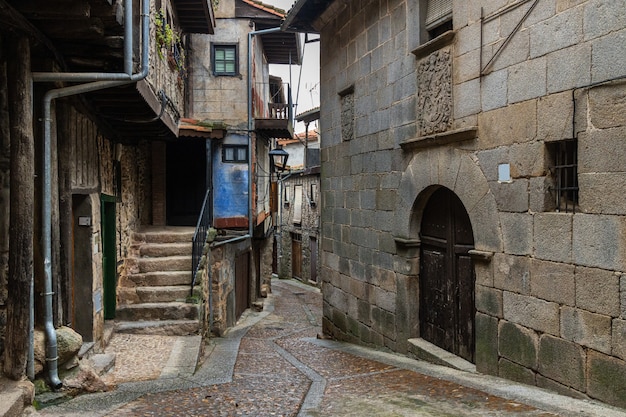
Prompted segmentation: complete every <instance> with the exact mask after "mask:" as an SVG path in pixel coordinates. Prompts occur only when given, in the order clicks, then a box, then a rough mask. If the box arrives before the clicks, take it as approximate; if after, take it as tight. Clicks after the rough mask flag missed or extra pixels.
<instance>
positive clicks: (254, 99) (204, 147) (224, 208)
mask: <svg viewBox="0 0 626 417" xmlns="http://www.w3.org/2000/svg"><path fill="white" fill-rule="evenodd" d="M284 16H285V12H284V11H283V10H280V9H277V8H274V7H272V6H270V5H268V4H266V3H261V2H257V1H252V0H220V2H219V3H218V4H217V6H216V9H215V17H216V24H217V26H218V27H219V30H218V31H216V33H214V34H194V35H193V36H192V37H191V39H190V48H191V50H192V51H193V55H192V59H191V61H190V69H191V73H190V81H191V83H190V87H191V88H190V91H189V102H190V109H189V114H190V115H192V119H186V120H185V121H184V123H183V124H181V132H180V135H181V137H183V138H185V139H189V140H195V141H199V145H200V151H199V152H198V151H197V150H196V151H193V150H192V151H190V156H191V155H193V154H194V153H195V154H198V153H199V154H200V156H201V157H202V158H205V155H206V163H205V164H199V165H201V167H200V168H199V171H200V172H202V173H206V175H200V176H198V177H197V180H196V181H197V182H199V183H200V185H199V186H198V189H201V190H202V195H204V193H205V192H206V190H207V188H208V189H209V190H210V191H209V194H208V200H207V207H206V209H207V210H208V213H209V214H208V223H209V224H210V226H212V227H213V228H215V229H216V230H217V236H216V238H215V240H214V241H212V242H211V245H210V247H211V249H210V250H209V251H208V255H207V258H206V261H205V264H206V265H210V268H202V269H201V270H200V277H201V278H200V281H201V282H202V283H203V291H204V293H205V297H204V298H205V300H207V301H208V300H209V299H211V304H212V311H207V312H206V313H207V322H209V327H210V329H208V330H210V331H213V332H215V333H217V334H221V333H222V332H224V331H225V330H226V329H227V328H228V327H231V326H232V325H234V324H235V322H236V320H237V319H238V318H239V316H240V315H241V313H243V311H244V310H245V309H246V308H248V307H250V306H251V304H252V303H253V302H254V301H256V300H257V298H259V297H260V296H262V294H264V293H265V291H267V287H268V286H269V279H270V277H271V273H272V272H271V259H272V252H273V251H272V247H273V246H272V242H273V237H272V233H273V227H272V226H273V224H272V216H271V211H270V176H271V174H272V173H271V167H270V161H269V151H270V149H272V148H273V147H274V146H275V143H276V140H277V139H279V138H291V137H292V136H293V114H292V105H291V90H290V86H289V84H288V83H284V82H283V81H282V80H281V79H280V78H279V77H275V76H272V75H271V74H270V69H269V64H277V65H289V64H298V63H300V62H301V50H300V43H299V42H300V39H299V35H298V34H295V33H285V32H282V31H281V30H280V24H281V22H282V21H283V19H284ZM205 181H206V182H205ZM195 219H197V216H196V217H195ZM194 224H195V223H194ZM204 284H208V285H204Z"/></svg>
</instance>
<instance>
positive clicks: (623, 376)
mask: <svg viewBox="0 0 626 417" xmlns="http://www.w3.org/2000/svg"><path fill="white" fill-rule="evenodd" d="M588 366H589V382H588V386H587V394H589V396H590V397H592V398H596V399H598V400H600V401H604V402H606V403H609V404H612V405H615V406H617V407H622V408H624V407H626V362H624V361H622V360H619V359H616V358H613V357H611V356H607V355H603V354H601V353H597V352H593V351H590V352H589V365H588Z"/></svg>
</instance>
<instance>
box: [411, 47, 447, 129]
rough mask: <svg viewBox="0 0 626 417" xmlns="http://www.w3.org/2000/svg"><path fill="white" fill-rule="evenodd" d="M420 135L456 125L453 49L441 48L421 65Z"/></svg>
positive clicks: (418, 73)
mask: <svg viewBox="0 0 626 417" xmlns="http://www.w3.org/2000/svg"><path fill="white" fill-rule="evenodd" d="M417 123H418V134H419V136H427V135H432V134H434V133H440V132H444V131H446V130H448V129H449V128H450V126H451V125H452V60H451V57H450V50H449V49H445V50H438V51H435V52H433V53H432V54H430V55H429V56H427V57H426V58H424V59H423V60H422V61H421V62H420V63H419V65H418V68H417Z"/></svg>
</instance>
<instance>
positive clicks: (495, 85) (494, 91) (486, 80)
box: [480, 69, 509, 112]
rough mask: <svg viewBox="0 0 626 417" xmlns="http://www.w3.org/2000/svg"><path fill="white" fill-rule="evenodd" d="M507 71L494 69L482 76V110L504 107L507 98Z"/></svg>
mask: <svg viewBox="0 0 626 417" xmlns="http://www.w3.org/2000/svg"><path fill="white" fill-rule="evenodd" d="M508 74H509V73H508V71H507V70H506V69H502V70H500V71H494V72H492V73H489V74H487V75H486V76H484V77H483V82H482V85H481V91H480V96H481V104H482V111H484V112H486V111H489V110H493V109H497V108H500V107H505V106H506V104H507V99H508V92H507V84H506V81H507V79H508Z"/></svg>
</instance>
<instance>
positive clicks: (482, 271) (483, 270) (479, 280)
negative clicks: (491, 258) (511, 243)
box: [474, 262, 493, 287]
mask: <svg viewBox="0 0 626 417" xmlns="http://www.w3.org/2000/svg"><path fill="white" fill-rule="evenodd" d="M474 271H475V272H476V284H477V285H484V286H485V287H493V262H475V263H474Z"/></svg>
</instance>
